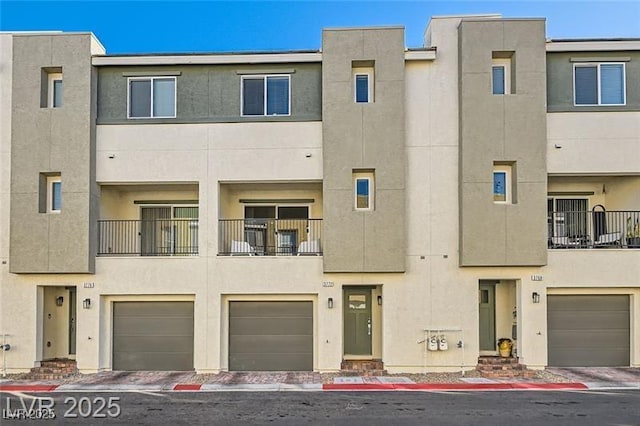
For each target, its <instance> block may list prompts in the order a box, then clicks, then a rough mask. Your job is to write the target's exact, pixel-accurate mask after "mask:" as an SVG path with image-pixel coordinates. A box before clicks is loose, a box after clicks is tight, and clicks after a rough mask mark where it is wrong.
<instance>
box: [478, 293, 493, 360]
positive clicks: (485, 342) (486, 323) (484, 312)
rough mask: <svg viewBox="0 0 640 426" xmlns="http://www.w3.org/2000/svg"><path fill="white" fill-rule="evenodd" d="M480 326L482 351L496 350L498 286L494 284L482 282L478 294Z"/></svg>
mask: <svg viewBox="0 0 640 426" xmlns="http://www.w3.org/2000/svg"><path fill="white" fill-rule="evenodd" d="M478 305H479V306H478V311H479V324H480V350H481V351H495V350H496V285H495V283H494V282H482V281H481V282H480V289H479V293H478Z"/></svg>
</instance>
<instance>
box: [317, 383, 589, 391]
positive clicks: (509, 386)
mask: <svg viewBox="0 0 640 426" xmlns="http://www.w3.org/2000/svg"><path fill="white" fill-rule="evenodd" d="M584 389H588V388H587V386H586V385H584V384H582V383H380V384H375V383H363V384H346V383H345V384H335V383H334V384H325V385H322V390H327V391H358V390H380V391H383V390H399V391H409V390H417V391H482V390H496V391H497V390H584Z"/></svg>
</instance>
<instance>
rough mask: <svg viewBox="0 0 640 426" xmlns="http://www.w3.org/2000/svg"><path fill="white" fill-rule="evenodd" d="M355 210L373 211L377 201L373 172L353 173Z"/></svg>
mask: <svg viewBox="0 0 640 426" xmlns="http://www.w3.org/2000/svg"><path fill="white" fill-rule="evenodd" d="M353 189H354V191H353V192H354V208H355V209H356V210H373V209H374V199H375V176H374V172H373V171H358V170H354V171H353Z"/></svg>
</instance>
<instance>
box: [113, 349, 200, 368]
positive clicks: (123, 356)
mask: <svg viewBox="0 0 640 426" xmlns="http://www.w3.org/2000/svg"><path fill="white" fill-rule="evenodd" d="M114 355H115V356H114V359H113V365H114V370H124V371H145V370H146V371H186V370H192V369H193V353H192V352H173V353H167V352H165V353H158V352H118V353H117V354H114ZM116 365H123V366H126V367H127V368H116V367H115V366H116ZM167 367H171V368H167Z"/></svg>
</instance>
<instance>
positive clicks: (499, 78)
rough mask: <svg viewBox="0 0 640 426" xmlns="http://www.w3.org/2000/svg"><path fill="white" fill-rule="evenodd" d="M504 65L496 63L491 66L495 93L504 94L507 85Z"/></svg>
mask: <svg viewBox="0 0 640 426" xmlns="http://www.w3.org/2000/svg"><path fill="white" fill-rule="evenodd" d="M504 76H505V72H504V66H503V65H494V66H493V67H491V81H492V83H493V84H492V86H493V94H494V95H504V94H505V87H504Z"/></svg>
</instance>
